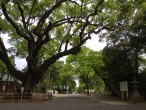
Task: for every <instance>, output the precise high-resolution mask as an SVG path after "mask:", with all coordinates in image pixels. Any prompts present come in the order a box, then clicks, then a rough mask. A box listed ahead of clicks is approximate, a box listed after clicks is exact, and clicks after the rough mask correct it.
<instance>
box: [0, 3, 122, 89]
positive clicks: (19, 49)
mask: <svg viewBox="0 0 146 110" xmlns="http://www.w3.org/2000/svg"><path fill="white" fill-rule="evenodd" d="M119 6H120V3H119V2H114V1H113V0H107V1H104V0H78V1H76V0H12V1H10V0H1V2H0V15H1V17H0V31H1V32H2V33H6V34H8V36H9V38H10V44H11V48H10V49H7V48H6V47H5V45H4V42H3V39H5V36H3V37H2V36H1V37H0V59H1V60H2V61H3V63H4V64H5V65H6V67H7V69H8V71H9V72H10V73H11V75H13V76H14V77H16V78H17V79H18V80H20V81H21V82H22V85H23V86H24V87H25V88H26V89H33V88H34V87H35V85H36V84H37V83H38V82H39V80H40V79H41V78H42V76H43V74H44V73H45V71H47V69H48V67H50V65H52V64H53V63H55V61H56V60H58V59H59V58H61V57H63V56H65V55H68V54H76V53H78V52H79V51H80V49H81V46H82V45H83V44H84V43H85V42H86V41H87V40H88V39H90V38H91V34H98V33H100V32H101V31H102V30H104V29H106V30H113V29H115V26H118V24H116V23H115V21H117V20H118V21H119V20H121V19H122V17H121V18H119V19H115V17H117V16H119V15H120V12H119V13H117V14H116V12H117V9H118V8H119ZM119 22H120V21H119ZM119 22H118V23H119ZM11 55H13V56H14V57H19V58H26V62H27V69H26V70H25V71H20V70H17V69H16V67H15V66H14V65H13V63H12V62H11V61H10V56H11Z"/></svg>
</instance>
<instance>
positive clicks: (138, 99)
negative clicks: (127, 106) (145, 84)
mask: <svg viewBox="0 0 146 110" xmlns="http://www.w3.org/2000/svg"><path fill="white" fill-rule="evenodd" d="M130 83H131V84H132V87H133V92H132V94H131V101H132V102H141V101H142V97H141V95H140V93H139V91H138V84H139V83H140V82H139V81H137V80H136V79H135V77H134V78H133V81H132V82H130Z"/></svg>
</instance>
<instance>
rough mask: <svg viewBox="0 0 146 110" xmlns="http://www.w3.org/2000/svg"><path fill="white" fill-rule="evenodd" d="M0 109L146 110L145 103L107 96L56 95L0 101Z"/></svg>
mask: <svg viewBox="0 0 146 110" xmlns="http://www.w3.org/2000/svg"><path fill="white" fill-rule="evenodd" d="M0 110H146V103H136V104H132V103H127V102H123V101H119V100H118V99H111V98H109V97H106V98H105V97H98V96H97V97H87V96H84V95H57V96H55V97H54V98H53V100H48V101H43V102H30V103H22V102H20V103H19V102H18V103H0Z"/></svg>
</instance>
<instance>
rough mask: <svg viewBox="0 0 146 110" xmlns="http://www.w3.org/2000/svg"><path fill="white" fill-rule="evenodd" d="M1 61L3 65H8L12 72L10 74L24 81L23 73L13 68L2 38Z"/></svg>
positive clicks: (0, 41) (0, 43) (0, 42)
mask: <svg viewBox="0 0 146 110" xmlns="http://www.w3.org/2000/svg"><path fill="white" fill-rule="evenodd" d="M0 59H1V60H2V61H3V63H4V64H5V65H6V67H7V69H8V71H9V72H10V74H12V75H13V76H15V77H16V78H18V79H19V80H22V77H21V76H22V75H23V73H22V72H21V71H19V70H16V68H15V67H14V66H13V64H12V63H11V61H10V59H9V57H8V54H7V50H6V48H5V46H4V44H3V42H2V40H1V38H0Z"/></svg>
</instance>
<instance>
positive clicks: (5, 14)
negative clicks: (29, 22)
mask: <svg viewBox="0 0 146 110" xmlns="http://www.w3.org/2000/svg"><path fill="white" fill-rule="evenodd" d="M1 8H2V12H3V14H4V16H5V18H6V19H7V21H8V22H9V23H10V24H11V25H12V26H13V27H14V28H15V30H16V32H17V34H18V35H20V36H21V37H23V38H24V39H26V40H30V38H29V37H28V36H27V35H26V34H25V33H23V32H21V31H20V29H19V28H18V26H17V25H16V24H15V23H14V21H13V20H12V19H11V18H10V16H9V15H8V12H7V9H6V7H5V4H4V3H1Z"/></svg>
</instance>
